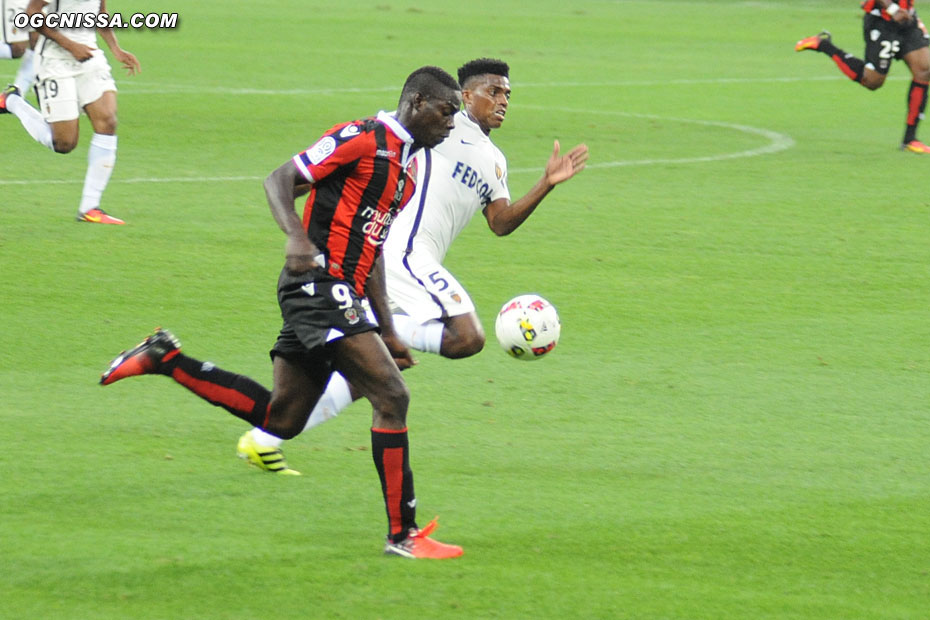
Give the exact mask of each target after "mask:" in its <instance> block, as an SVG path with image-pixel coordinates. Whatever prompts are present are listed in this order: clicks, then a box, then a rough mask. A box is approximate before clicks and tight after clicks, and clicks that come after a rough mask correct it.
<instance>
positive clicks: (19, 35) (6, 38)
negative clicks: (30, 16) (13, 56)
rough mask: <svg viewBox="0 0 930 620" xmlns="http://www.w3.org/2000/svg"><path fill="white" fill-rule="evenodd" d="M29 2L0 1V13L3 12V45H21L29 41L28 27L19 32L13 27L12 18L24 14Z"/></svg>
mask: <svg viewBox="0 0 930 620" xmlns="http://www.w3.org/2000/svg"><path fill="white" fill-rule="evenodd" d="M27 4H29V0H0V11H3V16H2V18H3V43H23V42H24V41H28V40H29V27H28V26H27V27H26V29H25V30H21V29H19V28H17V27H16V26H14V25H13V18H14V17H15V16H16V15H19V14H20V13H25V12H26V5H27Z"/></svg>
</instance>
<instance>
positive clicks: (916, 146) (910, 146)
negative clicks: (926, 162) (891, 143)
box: [901, 140, 930, 154]
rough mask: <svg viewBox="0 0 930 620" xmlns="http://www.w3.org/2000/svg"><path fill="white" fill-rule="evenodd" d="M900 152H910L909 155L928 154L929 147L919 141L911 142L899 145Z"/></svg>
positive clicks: (929, 151)
mask: <svg viewBox="0 0 930 620" xmlns="http://www.w3.org/2000/svg"><path fill="white" fill-rule="evenodd" d="M901 150H902V151H910V152H911V153H921V154H928V153H930V146H927V145H926V144H924V143H923V142H921V141H920V140H911V141H910V142H906V143H904V144H902V145H901Z"/></svg>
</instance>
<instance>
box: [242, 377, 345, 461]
mask: <svg viewBox="0 0 930 620" xmlns="http://www.w3.org/2000/svg"><path fill="white" fill-rule="evenodd" d="M351 404H352V393H351V392H350V391H349V384H348V383H347V382H346V380H345V379H344V378H343V376H342V375H340V374H339V373H338V372H334V373H333V374H332V376H331V377H330V378H329V383H327V384H326V390H324V391H323V395H322V396H320V400H319V401H318V402H317V404H316V406H315V407H314V408H313V411H311V412H310V417H309V418H307V425H306V426H304V430H307V429H310V428H313V427H314V426H319V425H320V424H322V423H323V422H325V421H327V420H331V419H332V418H335V417H336V416H337V415H339V412H340V411H342V410H343V409H345V408H346V407H348V406H349V405H351ZM251 433H252V439H254V440H255V443H257V444H258V445H260V446H266V447H269V448H280V447H281V444H283V443H284V440H283V439H281V438H279V437H275V436H274V435H269V434H268V433H266V432H265V431H263V430H261V429H260V428H253V429H252V430H251Z"/></svg>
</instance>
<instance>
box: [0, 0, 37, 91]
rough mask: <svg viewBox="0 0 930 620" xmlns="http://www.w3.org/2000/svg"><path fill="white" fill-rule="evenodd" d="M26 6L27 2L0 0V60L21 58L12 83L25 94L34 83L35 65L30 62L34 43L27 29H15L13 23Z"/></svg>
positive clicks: (24, 0) (25, 0) (23, 0)
mask: <svg viewBox="0 0 930 620" xmlns="http://www.w3.org/2000/svg"><path fill="white" fill-rule="evenodd" d="M27 4H29V0H0V13H2V14H0V20H2V24H0V26H2V29H0V60H14V59H16V58H22V60H21V61H20V63H19V70H18V71H17V72H16V79H15V80H14V81H13V84H15V85H16V87H17V88H18V89H19V92H26V91H27V90H28V89H30V88H32V83H33V82H34V81H35V68H34V67H35V65H34V63H33V61H32V59H33V55H34V54H33V51H32V44H33V43H35V41H34V39H30V31H29V29H28V28H26V29H22V28H17V27H16V24H15V23H14V18H15V17H16V16H17V15H20V14H21V13H25V12H26V5H27ZM33 36H34V35H33Z"/></svg>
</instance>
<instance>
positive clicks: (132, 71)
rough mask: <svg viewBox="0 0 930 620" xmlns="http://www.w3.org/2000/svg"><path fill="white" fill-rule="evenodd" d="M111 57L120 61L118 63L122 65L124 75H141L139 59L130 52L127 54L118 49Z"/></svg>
mask: <svg viewBox="0 0 930 620" xmlns="http://www.w3.org/2000/svg"><path fill="white" fill-rule="evenodd" d="M113 55H114V56H116V59H117V60H118V61H120V63H122V65H123V68H124V69H126V73H127V74H128V75H136V74H137V73H142V65H141V64H139V59H138V58H136V57H135V56H134V55H133V54H131V53H130V52H127V51H126V50H124V49H119V50H116V51H115V52H113Z"/></svg>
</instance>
